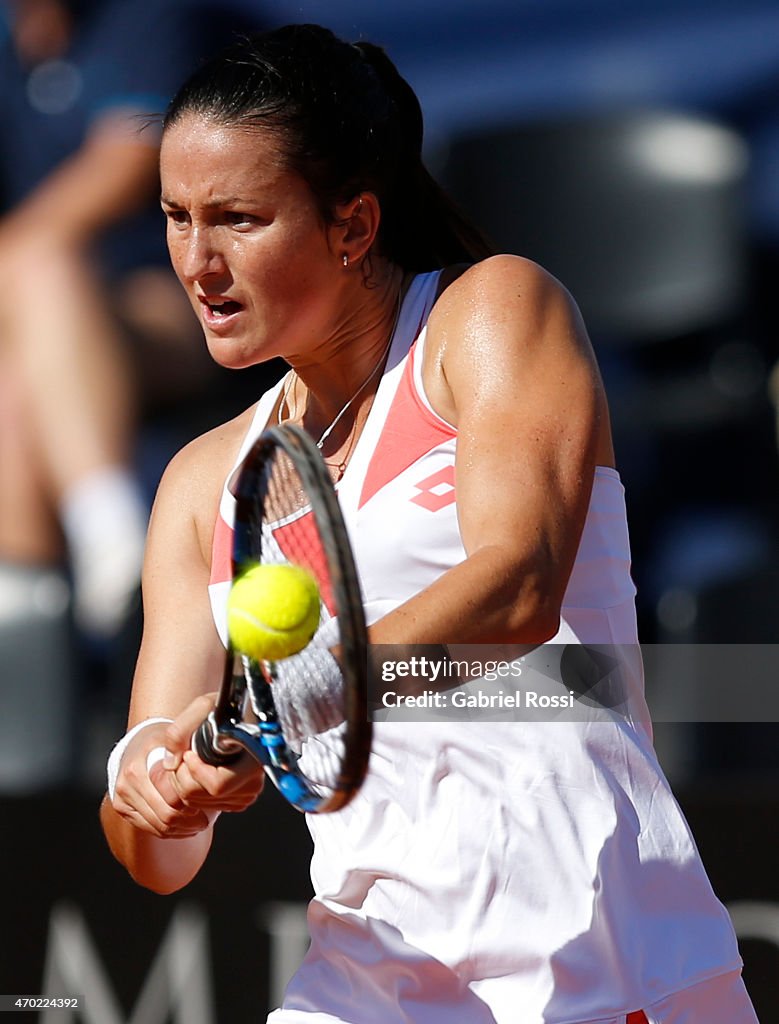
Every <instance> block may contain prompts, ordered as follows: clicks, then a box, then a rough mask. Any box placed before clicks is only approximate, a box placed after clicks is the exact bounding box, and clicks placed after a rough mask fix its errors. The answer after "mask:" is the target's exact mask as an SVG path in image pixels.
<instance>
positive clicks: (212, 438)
mask: <svg viewBox="0 0 779 1024" xmlns="http://www.w3.org/2000/svg"><path fill="white" fill-rule="evenodd" d="M231 434H232V431H230V430H229V428H223V429H222V431H221V432H220V431H215V432H212V433H211V434H208V435H205V436H204V437H203V438H200V439H198V440H197V441H195V442H193V443H192V444H191V445H188V446H187V447H186V448H185V449H183V450H182V452H180V453H179V454H178V455H177V456H176V457H175V458H174V459H173V461H172V462H171V464H170V466H169V467H168V469H167V470H166V472H165V475H164V476H163V479H162V482H161V484H160V488H159V492H158V495H157V498H156V500H155V504H154V509H153V512H152V517H151V524H150V528H149V537H148V543H147V552H146V558H145V562H144V571H143V595H144V632H143V640H142V642H141V648H140V652H139V656H138V664H137V667H136V672H135V678H134V681H133V693H132V701H131V705H130V716H129V721H128V726H129V727H132V726H134V725H136V724H138V723H140V722H143V721H145V720H146V719H149V718H156V717H160V718H166V719H171V720H175V724H174V725H173V726H168V725H166V724H165V723H157V724H152V725H149V726H147V727H145V728H143V729H141V730H140V731H139V732H138V733H137V735H136V736H135V737H134V738H133V740H132V741H131V743H130V744H129V745H128V747H127V749H126V750H125V752H124V755H123V757H122V760H121V765H120V770H119V774H118V777H117V781H116V789H115V793H114V798H113V801H112V800H111V799H110V798H109V796H108V795H106V797H105V799H104V800H103V804H102V807H101V812H100V817H101V822H102V825H103V829H104V831H105V834H106V838H107V840H108V844H109V846H110V848H111V850H112V852H113V853H114V855H115V856H116V857H117V859H118V860H119V861H120V862H121V863H122V864H123V865H124V866H125V867H126V868H127V870H128V871H129V873H130V874H131V875H132V877H133V878H134V879H135V880H136V881H137V882H139V883H140V884H141V885H144V886H146V887H148V888H150V889H153V890H154V891H156V892H161V893H168V892H173V891H175V890H177V889H180V888H181V887H182V886H184V885H186V884H187V882H189V881H190V880H191V879H192V878H193V877H194V875H195V874H196V873H197V871H198V870H199V869H200V867H201V865H202V863H203V861H204V860H205V858H206V855H207V854H208V851H209V849H210V846H211V840H212V836H213V833H212V826H213V820H214V818H215V815H214V813H213V812H214V811H217V810H232V811H235V810H243V809H244V808H245V807H246V806H248V805H249V804H250V803H252V802H253V801H254V800H255V799H256V797H257V796H258V795H259V792H260V790H261V788H262V771H261V769H259V767H258V766H257V765H256V763H255V762H253V761H252V760H251V759H250V758H244V759H242V760H241V761H240V762H238V764H237V765H236V766H235V767H231V768H212V767H211V766H209V765H205V764H203V763H202V762H201V761H200V760H199V759H198V758H197V757H196V755H194V754H193V753H191V752H186V753H185V752H184V748H185V747H186V746H188V743H187V739H188V736H189V735H191V732H192V730H193V729H194V728H195V727H196V726H197V724H198V723H199V722H200V721H202V719H203V718H204V717H205V715H206V714H207V713H208V711H209V710H210V708H211V707H212V705H213V698H212V696H208V695H209V694H211V695H212V694H213V692H214V691H215V690H216V689H217V688H218V686H219V683H220V680H221V675H222V667H223V664H224V649H223V647H222V645H221V643H220V641H219V638H218V635H217V632H216V629H215V626H214V623H213V619H212V617H211V610H210V605H209V599H208V579H209V571H210V570H209V564H210V544H211V535H212V531H213V524H214V522H215V517H216V515H217V509H218V502H219V494H220V491H221V481H222V480H223V479H224V476H225V475H226V471H227V468H229V458H228V457H227V453H229V452H231V451H232V450H233V447H234V446H233V445H232V444H231ZM175 746H178V748H179V749H178V750H177V752H176V754H177V756H176V758H175V762H174V764H173V766H172V767H171V768H169V769H166V768H165V767H164V765H163V764H159V765H157V766H156V767H155V768H153V769H152V771H151V772H149V771H148V770H147V767H146V765H147V757H148V755H149V753H150V752H151V751H152V750H154V749H155V748H159V747H167V748H168V749H170V748H171V747H175Z"/></svg>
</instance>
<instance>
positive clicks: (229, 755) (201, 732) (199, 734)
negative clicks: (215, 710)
mask: <svg viewBox="0 0 779 1024" xmlns="http://www.w3.org/2000/svg"><path fill="white" fill-rule="evenodd" d="M227 743H228V744H229V746H230V748H231V749H229V750H225V749H224V748H223V747H222V745H221V744H220V737H219V732H218V730H217V728H216V725H215V724H214V721H213V719H212V717H211V716H210V715H209V717H208V718H206V719H205V721H204V722H201V723H200V725H199V726H198V728H197V729H196V730H195V732H194V733H193V734H192V749H193V750H194V751H195V753H196V754H197V756H198V757H199V758H200V760H201V761H205V763H206V764H212V765H215V766H216V767H217V768H219V767H222V766H224V765H228V764H233V763H234V762H235V761H237V760H238V758H239V757H240V756H241V755H242V754H243V750H242V749H241V748H240V747H239V746H238V744H237V743H235V742H230V740H227Z"/></svg>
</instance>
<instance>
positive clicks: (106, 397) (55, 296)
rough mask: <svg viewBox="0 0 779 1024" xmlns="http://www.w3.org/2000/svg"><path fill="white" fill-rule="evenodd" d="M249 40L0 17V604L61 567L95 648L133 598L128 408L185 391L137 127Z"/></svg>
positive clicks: (198, 27) (134, 502)
mask: <svg viewBox="0 0 779 1024" xmlns="http://www.w3.org/2000/svg"><path fill="white" fill-rule="evenodd" d="M249 27H257V26H256V24H253V26H250V25H249V24H247V21H246V18H245V17H243V18H242V17H241V16H240V14H238V13H236V12H234V11H232V10H231V9H230V7H229V5H224V4H222V5H220V6H219V7H218V8H215V6H210V7H209V6H207V5H206V4H205V3H199V2H195V0H144V3H143V4H142V5H139V4H136V3H134V2H133V0H0V95H2V97H3V102H2V106H1V107H0V128H1V129H2V131H1V132H0V203H1V204H2V205H1V206H0V209H2V210H3V213H2V216H0V279H1V280H2V288H1V289H0V590H4V592H5V594H6V604H8V603H9V599H8V591H9V586H11V587H12V584H13V580H14V579H15V578H17V579H18V578H19V574H20V573H21V574H22V575H24V574H27V575H28V576H29V574H32V575H33V576H34V575H35V574H36V573H41V572H44V571H50V567H52V566H55V565H60V564H62V562H63V556H64V555H65V554H67V558H68V563H69V569H70V576H71V580H72V586H73V602H74V614H75V621H76V624H77V626H78V628H79V629H80V630H81V631H82V633H83V634H85V635H86V636H88V637H94V638H97V639H99V640H101V641H103V640H105V639H110V638H112V637H114V636H115V635H116V633H117V631H118V630H119V629H120V627H121V625H122V622H123V618H124V616H125V614H126V612H127V609H128V607H129V605H130V603H131V600H132V598H133V595H134V594H135V592H136V590H137V587H138V584H139V580H140V568H141V560H142V553H143V546H144V537H145V531H146V524H147V518H148V505H147V498H146V495H145V493H144V489H143V487H142V484H141V482H140V481H139V479H138V476H137V474H136V471H135V467H134V455H135V452H134V445H135V438H136V428H137V396H138V394H139V392H140V391H143V392H145V391H148V389H149V388H150V387H152V388H153V387H155V386H156V387H157V388H158V389H159V388H160V387H162V388H166V387H168V388H175V387H177V386H185V385H184V384H183V382H184V381H185V380H186V379H187V375H190V376H191V375H192V374H196V373H197V357H198V352H197V348H196V347H193V346H192V345H191V339H192V333H191V331H192V319H191V312H190V311H189V309H188V307H187V305H186V300H185V299H184V298H183V296H181V295H180V294H179V290H178V289H177V288H176V287H175V286H174V282H173V277H172V275H171V273H170V271H169V269H168V264H167V254H166V251H165V242H164V226H163V219H162V216H161V214H160V211H159V184H158V175H157V160H158V143H159V132H158V128H157V127H156V126H155V125H154V124H153V123H152V124H149V123H148V122H149V119H150V116H153V115H154V114H157V113H159V112H161V111H162V110H164V109H165V106H166V103H167V100H168V97H169V95H170V94H171V93H172V91H173V90H174V88H175V86H176V85H177V84H178V83H179V82H180V80H181V79H182V77H183V76H184V75H185V74H186V73H188V72H189V71H190V70H191V69H192V68H193V67H194V66H195V65H196V64H197V62H198V61H199V60H200V59H201V58H202V57H203V56H204V55H205V54H206V53H208V52H210V50H211V49H213V48H214V47H217V46H219V45H221V44H222V43H223V42H225V41H228V40H229V39H231V38H233V37H234V35H235V34H236V32H237V31H240V30H243V29H246V28H249ZM144 125H145V126H144ZM187 350H189V352H188V351H187ZM144 354H145V357H146V359H145V361H144V360H143V359H142V358H141V357H142V356H143V355H144ZM203 362H204V363H205V356H204V354H203ZM165 371H167V372H165ZM11 603H12V602H11ZM1 606H2V602H0V612H1V610H2V607H1Z"/></svg>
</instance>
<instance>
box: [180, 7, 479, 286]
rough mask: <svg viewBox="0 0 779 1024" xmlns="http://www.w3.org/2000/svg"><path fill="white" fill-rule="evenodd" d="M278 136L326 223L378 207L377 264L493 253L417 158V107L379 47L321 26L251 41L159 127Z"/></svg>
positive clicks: (208, 70)
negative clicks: (232, 128)
mask: <svg viewBox="0 0 779 1024" xmlns="http://www.w3.org/2000/svg"><path fill="white" fill-rule="evenodd" d="M190 112H191V113H195V114H200V115H203V116H206V117H210V118H213V119H214V120H216V121H218V122H221V123H224V124H228V125H236V126H241V127H246V128H261V129H263V130H266V131H270V132H272V133H273V134H274V135H276V137H277V138H278V140H279V143H280V145H281V146H282V149H283V151H284V153H285V154H286V158H287V162H288V166H289V167H290V168H292V169H293V170H295V171H296V172H298V173H299V174H300V175H301V176H302V177H303V178H304V179H305V180H306V182H307V183H308V185H309V187H310V188H311V190H312V192H313V194H314V196H315V197H316V199H317V202H318V204H319V207H320V210H321V212H322V215H323V217H324V219H325V220H326V222H332V221H333V219H334V216H335V214H334V211H335V207H336V205H337V204H338V203H342V202H346V201H348V200H349V199H351V198H353V197H354V196H356V195H357V194H359V193H360V192H365V191H368V192H374V193H375V194H376V195H377V197H378V199H379V202H380V204H381V210H382V220H381V225H380V228H379V234H378V237H377V249H378V251H379V252H380V254H381V255H383V256H385V257H386V258H388V259H389V260H391V261H393V262H395V263H397V264H399V265H400V266H401V267H403V268H404V269H405V270H413V271H424V270H433V269H436V268H438V267H443V266H446V265H448V264H450V263H459V262H474V261H477V260H480V259H483V258H484V257H486V256H489V255H491V253H492V251H493V250H492V249H491V248H490V246H489V245H488V243H487V242H486V241H485V240H484V238H483V236H482V235H481V233H480V232H479V231H478V229H477V228H475V227H474V226H473V225H472V224H471V223H470V222H469V221H468V220H467V218H466V217H465V216H464V215H463V214H462V213H461V212H460V211H459V210H457V208H456V207H455V205H454V204H453V203H452V201H451V200H450V199H449V198H448V196H447V195H446V194H445V193H444V191H443V189H441V187H440V186H439V185H438V184H437V183H436V182H435V181H434V180H433V178H432V177H431V176H430V174H429V173H428V171H427V170H426V168H425V166H424V164H423V161H422V137H423V120H422V111H421V108H420V105H419V101H418V99H417V97H416V95H415V93H414V91H413V89H412V88H411V86H410V85H409V84H408V82H406V81H405V79H404V78H403V77H402V76H401V75H400V74H399V72H398V70H397V68H396V67H395V65H394V64H393V63H392V61H391V60H390V59H389V57H388V56H387V55H386V53H385V52H384V50H382V49H381V48H380V47H378V46H374V45H373V44H371V43H366V42H359V43H355V44H354V45H352V44H349V43H345V42H343V41H342V40H340V39H338V38H336V36H334V35H333V33H332V32H330V31H329V30H328V29H325V28H321V27H319V26H317V25H289V26H287V27H285V28H281V29H277V30H276V31H274V32H268V33H263V34H260V35H254V36H249V37H247V38H246V39H245V40H242V41H241V42H239V43H237V44H236V45H234V46H232V47H230V48H229V49H228V50H226V51H224V52H223V53H222V54H220V55H218V56H217V57H215V58H213V59H212V60H211V61H209V62H208V63H207V64H205V65H204V66H203V67H202V68H200V69H199V70H198V71H196V72H195V74H194V75H193V76H192V77H191V78H190V79H189V81H187V82H186V83H185V84H184V85H183V86H182V88H181V89H180V90H179V92H178V93H177V95H176V96H175V97H174V98H173V100H172V102H171V104H170V106H169V108H168V111H167V113H166V115H165V120H164V128H165V129H167V128H169V127H170V126H171V125H172V124H175V123H176V122H177V121H178V120H179V119H180V118H181V117H182V116H183V115H185V114H186V113H190Z"/></svg>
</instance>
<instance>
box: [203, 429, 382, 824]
mask: <svg viewBox="0 0 779 1024" xmlns="http://www.w3.org/2000/svg"><path fill="white" fill-rule="evenodd" d="M232 490H233V492H234V494H235V498H236V509H235V524H234V535H233V549H232V568H233V578H235V577H236V576H237V575H238V574H239V573H240V572H242V571H243V570H244V569H245V568H246V567H248V566H250V565H253V564H256V563H266V564H267V563H291V564H293V565H298V566H302V567H303V568H304V569H306V570H307V571H308V572H309V573H311V575H312V576H313V577H314V579H315V580H316V582H317V585H318V587H319V595H320V622H319V628H318V630H317V632H316V634H315V636H314V638H313V639H312V641H311V642H310V643H309V645H308V646H307V647H305V648H304V649H303V650H302V651H300V653H298V654H295V655H292V656H291V657H288V658H284V659H283V660H280V661H276V662H269V661H262V662H257V661H254V660H252V659H251V658H249V657H247V656H246V655H241V654H238V653H237V652H236V651H234V650H233V649H232V647H231V646H228V650H227V656H226V660H225V670H224V677H223V680H222V685H221V688H220V691H219V694H218V697H217V700H216V703H215V706H214V709H213V711H212V712H211V713H210V714H209V716H208V718H207V719H206V720H205V721H204V722H203V723H202V725H201V726H200V727H199V729H198V730H197V731H196V733H195V735H194V737H193V747H194V749H195V750H196V752H197V754H198V756H199V757H200V758H201V759H202V760H203V761H206V762H207V763H209V764H214V765H224V764H228V763H230V762H232V761H234V760H235V759H236V758H237V757H240V756H241V754H242V753H243V752H244V751H248V753H249V754H251V755H252V756H253V757H254V758H256V760H257V761H259V763H260V764H261V765H263V767H264V768H265V771H266V772H267V774H268V775H269V776H270V778H271V779H272V780H273V782H274V784H275V785H276V787H277V789H278V790H279V791H280V792H281V794H282V795H283V796H284V797H285V798H286V799H287V800H288V801H289V802H290V803H291V804H292V805H293V806H294V807H296V808H297V809H298V810H300V811H306V812H310V813H311V812H313V813H324V812H329V811H337V810H339V809H340V808H342V807H344V806H345V805H346V804H347V803H348V802H349V801H350V800H351V799H352V797H353V796H354V795H355V793H356V792H357V790H358V789H359V787H360V785H361V784H362V781H363V779H364V777H365V773H366V770H367V766H368V757H369V753H370V743H371V724H370V720H369V716H368V707H367V682H368V669H367V655H368V651H367V639H366V631H365V620H364V616H363V607H362V600H361V595H360V588H359V584H358V580H357V573H356V570H355V566H354V560H353V558H352V553H351V548H350V546H349V540H348V536H347V533H346V527H345V525H344V522H343V518H342V516H341V510H340V507H339V505H338V499H337V497H336V494H335V490H334V487H333V483H332V481H331V479H330V474H329V472H328V469H327V466H326V465H325V463H324V460H323V459H322V456H321V455H320V453H319V450H318V449H317V447H316V445H315V444H314V442H313V441H312V440H311V438H310V437H309V436H308V434H306V433H305V431H303V430H302V429H301V428H300V427H297V426H294V425H292V424H283V425H281V426H274V427H271V428H269V429H268V430H266V431H265V432H264V433H263V434H262V436H261V437H260V438H259V439H258V440H257V441H256V442H255V444H254V446H253V447H252V449H251V450H250V451H249V453H248V455H247V456H246V458H245V460H244V461H243V463H242V465H241V467H240V471H239V474H238V478H237V481H236V483H235V484H234V485H233V486H232ZM228 644H229V641H228ZM333 652H335V656H334V653H333Z"/></svg>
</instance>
